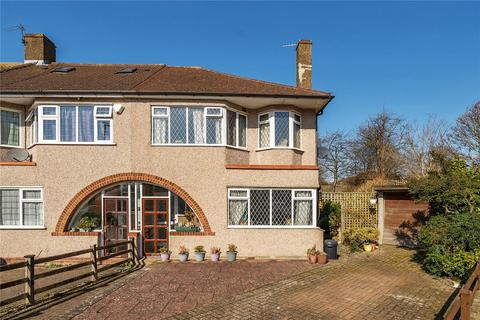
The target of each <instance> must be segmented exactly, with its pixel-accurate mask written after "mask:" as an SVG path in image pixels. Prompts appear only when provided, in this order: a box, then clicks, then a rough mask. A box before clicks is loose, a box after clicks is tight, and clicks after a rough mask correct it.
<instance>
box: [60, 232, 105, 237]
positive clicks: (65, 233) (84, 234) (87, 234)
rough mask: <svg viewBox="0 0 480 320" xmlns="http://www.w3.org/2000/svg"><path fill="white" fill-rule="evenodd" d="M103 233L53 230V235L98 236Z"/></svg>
mask: <svg viewBox="0 0 480 320" xmlns="http://www.w3.org/2000/svg"><path fill="white" fill-rule="evenodd" d="M100 234H102V232H101V231H85V232H80V231H65V232H52V236H67V237H96V236H98V235H100Z"/></svg>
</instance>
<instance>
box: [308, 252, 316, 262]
mask: <svg viewBox="0 0 480 320" xmlns="http://www.w3.org/2000/svg"><path fill="white" fill-rule="evenodd" d="M308 262H309V263H311V264H315V263H317V256H316V255H314V254H309V255H308Z"/></svg>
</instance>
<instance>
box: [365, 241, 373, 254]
mask: <svg viewBox="0 0 480 320" xmlns="http://www.w3.org/2000/svg"><path fill="white" fill-rule="evenodd" d="M363 250H365V251H366V252H371V251H372V245H371V244H370V243H367V244H364V245H363Z"/></svg>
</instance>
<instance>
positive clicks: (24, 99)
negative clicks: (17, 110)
mask: <svg viewBox="0 0 480 320" xmlns="http://www.w3.org/2000/svg"><path fill="white" fill-rule="evenodd" d="M40 97H41V98H46V97H48V98H69V99H72V98H102V99H126V100H128V99H165V98H168V99H178V100H182V99H186V100H199V101H201V100H227V101H230V102H232V103H235V104H237V105H240V106H242V107H245V108H248V109H260V108H264V107H267V106H271V105H294V106H297V107H299V108H303V109H312V110H317V111H318V110H321V109H323V108H324V107H325V106H326V105H327V103H328V102H330V100H331V98H330V99H329V98H317V97H308V98H304V97H298V98H295V97H246V96H227V95H226V96H206V95H193V94H192V95H169V94H168V95H145V94H142V95H135V94H102V93H98V94H96V93H92V94H83V93H82V94H48V93H45V94H35V93H31V94H29V93H24V94H0V101H5V102H10V103H15V104H21V105H32V104H33V102H34V101H35V99H36V98H40ZM332 98H333V96H332Z"/></svg>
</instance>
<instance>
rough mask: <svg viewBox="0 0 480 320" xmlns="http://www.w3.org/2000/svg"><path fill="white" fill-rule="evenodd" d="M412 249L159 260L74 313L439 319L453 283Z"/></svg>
mask: <svg viewBox="0 0 480 320" xmlns="http://www.w3.org/2000/svg"><path fill="white" fill-rule="evenodd" d="M412 254H413V252H412V251H410V250H404V249H399V248H393V247H383V248H382V249H381V250H380V251H377V252H376V253H374V254H362V255H358V256H354V257H349V258H347V259H344V260H340V261H335V262H332V263H329V264H327V265H325V266H316V267H311V266H309V265H308V264H307V263H306V262H304V261H278V262H274V261H270V262H258V261H257V262H255V261H239V262H237V263H234V264H230V263H226V262H221V263H217V264H215V263H201V264H198V263H188V264H180V263H168V264H167V263H158V264H154V265H151V266H149V270H147V271H145V272H144V273H143V274H142V275H141V276H137V277H136V278H135V279H133V280H130V282H129V283H128V284H127V285H125V286H123V287H121V288H119V289H118V290H116V291H115V292H113V293H111V294H109V295H108V296H106V297H104V298H103V299H101V300H100V301H98V302H96V303H95V304H93V305H91V306H90V307H89V308H87V309H86V310H85V311H84V312H83V313H81V314H79V315H77V316H76V317H75V319H77V320H80V319H88V320H93V319H107V318H108V319H163V318H169V317H171V318H174V319H434V318H435V316H436V314H437V312H438V311H439V310H440V309H441V308H442V306H443V304H444V303H445V301H447V299H448V297H449V295H450V294H451V293H452V291H453V288H452V283H451V282H449V281H447V280H441V279H435V278H433V277H431V276H429V275H427V274H425V273H424V272H423V271H422V270H421V269H420V268H419V266H418V265H417V264H416V263H414V262H411V258H412ZM141 272H143V271H141ZM280 279H281V280H280ZM477 300H478V299H477Z"/></svg>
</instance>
